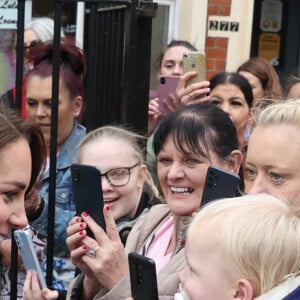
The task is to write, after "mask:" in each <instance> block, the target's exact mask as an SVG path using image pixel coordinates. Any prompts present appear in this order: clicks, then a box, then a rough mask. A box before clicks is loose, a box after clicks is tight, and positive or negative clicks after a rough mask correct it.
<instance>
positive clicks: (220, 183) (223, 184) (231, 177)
mask: <svg viewBox="0 0 300 300" xmlns="http://www.w3.org/2000/svg"><path fill="white" fill-rule="evenodd" d="M239 183H240V177H239V176H238V175H236V174H233V173H230V172H228V171H225V170H223V169H219V168H217V167H212V166H210V167H208V169H207V174H206V180H205V185H204V190H203V195H202V200H201V206H203V205H204V204H206V203H208V202H210V201H212V200H216V199H221V198H231V197H236V196H239V195H240V193H239Z"/></svg>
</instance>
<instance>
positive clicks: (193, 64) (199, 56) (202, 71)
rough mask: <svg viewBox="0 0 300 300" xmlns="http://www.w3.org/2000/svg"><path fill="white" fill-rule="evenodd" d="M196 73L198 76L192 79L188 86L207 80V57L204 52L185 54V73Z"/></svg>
mask: <svg viewBox="0 0 300 300" xmlns="http://www.w3.org/2000/svg"><path fill="white" fill-rule="evenodd" d="M189 71H196V72H197V76H195V77H193V78H191V79H190V80H189V81H188V82H187V85H190V84H192V83H196V82H200V81H204V80H206V57H205V53H204V52H200V51H192V52H188V53H185V54H183V73H186V72H189Z"/></svg>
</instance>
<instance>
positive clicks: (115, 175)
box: [100, 162, 140, 186]
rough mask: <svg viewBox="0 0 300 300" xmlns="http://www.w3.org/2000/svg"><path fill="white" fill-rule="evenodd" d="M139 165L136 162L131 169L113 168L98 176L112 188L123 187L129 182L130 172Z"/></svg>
mask: <svg viewBox="0 0 300 300" xmlns="http://www.w3.org/2000/svg"><path fill="white" fill-rule="evenodd" d="M139 165H140V163H139V162H137V163H136V164H134V165H133V166H131V167H123V168H115V169H111V170H108V171H107V172H105V173H103V174H100V176H101V177H102V176H105V178H106V179H107V181H108V182H109V183H110V185H112V186H123V185H126V184H127V183H128V182H129V180H130V171H131V170H132V169H133V168H135V167H137V166H139Z"/></svg>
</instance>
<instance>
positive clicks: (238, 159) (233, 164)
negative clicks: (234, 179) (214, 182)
mask: <svg viewBox="0 0 300 300" xmlns="http://www.w3.org/2000/svg"><path fill="white" fill-rule="evenodd" d="M227 161H228V168H229V171H231V172H232V173H234V174H238V173H239V170H240V166H241V164H242V162H243V153H242V152H241V151H240V150H233V151H232V152H231V154H230V155H229V157H228V159H227Z"/></svg>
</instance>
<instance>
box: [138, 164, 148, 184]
mask: <svg viewBox="0 0 300 300" xmlns="http://www.w3.org/2000/svg"><path fill="white" fill-rule="evenodd" d="M147 171H148V169H147V166H146V165H144V164H141V166H140V170H139V175H138V187H143V185H144V183H145V180H146V177H147Z"/></svg>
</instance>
